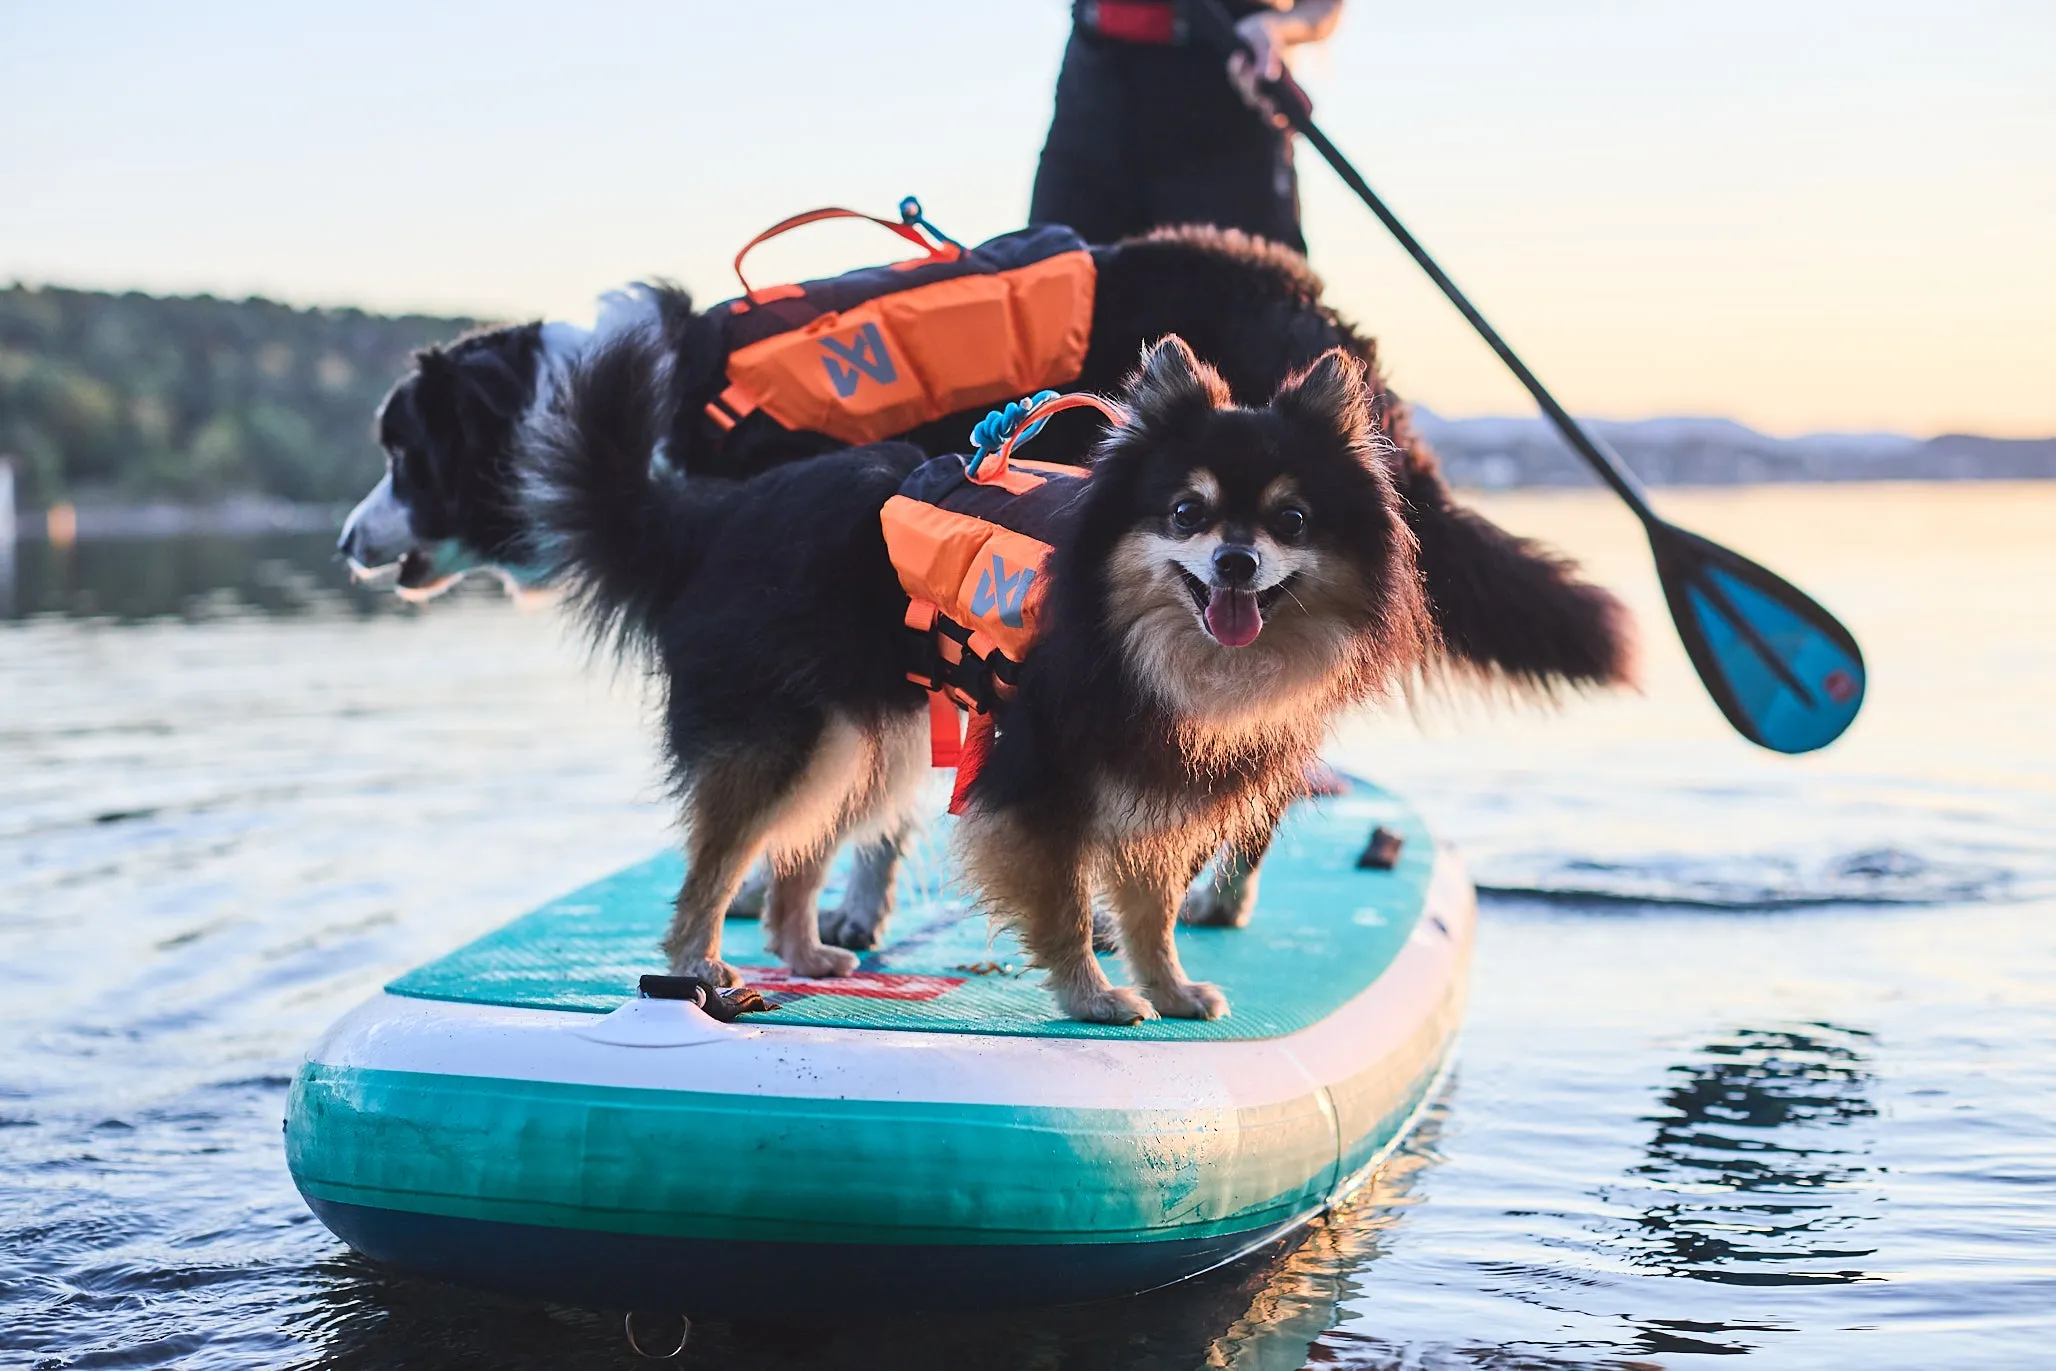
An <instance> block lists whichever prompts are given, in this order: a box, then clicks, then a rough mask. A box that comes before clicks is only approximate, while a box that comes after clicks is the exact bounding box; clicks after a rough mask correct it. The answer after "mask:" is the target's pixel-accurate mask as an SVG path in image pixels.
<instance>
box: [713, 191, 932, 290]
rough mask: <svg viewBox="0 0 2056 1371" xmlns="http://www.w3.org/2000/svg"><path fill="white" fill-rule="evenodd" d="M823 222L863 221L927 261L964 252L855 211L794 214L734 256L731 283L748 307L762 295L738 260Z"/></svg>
mask: <svg viewBox="0 0 2056 1371" xmlns="http://www.w3.org/2000/svg"><path fill="white" fill-rule="evenodd" d="M827 219H863V220H866V221H868V222H870V223H873V224H876V225H878V227H880V228H882V229H885V230H886V231H887V232H889V233H892V234H894V235H896V236H898V237H901V238H904V239H906V240H907V241H908V242H909V243H912V244H913V245H914V246H915V247H917V248H919V249H921V251H923V252H925V253H927V254H928V257H929V260H930V261H935V262H954V261H956V260H957V258H959V257H961V256H963V255H964V250H963V249H962V248H961V247H959V246H957V244H955V243H952V242H950V241H948V240H947V239H944V240H943V241H942V242H939V243H931V242H929V241H928V240H927V239H926V238H924V237H922V236H921V234H920V232H919V231H918V230H916V229H915V227H914V225H913V224H908V223H901V222H900V221H899V220H896V219H880V218H879V217H878V216H877V215H875V214H862V213H859V212H858V211H856V210H853V209H843V208H841V207H840V206H836V205H830V206H828V207H826V208H823V209H810V210H808V211H806V212H805V213H804V214H795V215H793V216H791V217H790V218H786V219H780V220H779V221H778V222H777V223H775V224H773V225H772V226H771V227H770V228H767V229H765V230H764V231H763V232H762V233H760V234H758V235H757V236H756V237H754V238H752V239H750V241H749V242H747V243H744V244H743V245H742V251H740V252H738V253H736V254H735V279H736V280H738V281H740V282H741V283H742V289H743V295H744V296H745V297H746V298H747V299H748V300H749V301H750V303H751V304H762V303H763V300H762V299H760V298H759V297H760V295H762V294H764V293H765V292H760V291H758V290H757V289H756V288H754V287H752V286H751V285H750V281H749V278H748V277H747V276H745V275H743V274H742V259H743V258H745V257H747V256H749V255H750V249H752V248H754V247H756V246H757V245H758V244H759V243H768V242H769V241H771V240H772V239H773V238H776V237H778V236H779V235H780V234H782V233H790V232H792V230H794V229H796V228H805V227H806V226H807V225H808V224H818V223H821V222H822V221H823V220H827ZM775 289H777V287H767V288H766V291H769V290H775Z"/></svg>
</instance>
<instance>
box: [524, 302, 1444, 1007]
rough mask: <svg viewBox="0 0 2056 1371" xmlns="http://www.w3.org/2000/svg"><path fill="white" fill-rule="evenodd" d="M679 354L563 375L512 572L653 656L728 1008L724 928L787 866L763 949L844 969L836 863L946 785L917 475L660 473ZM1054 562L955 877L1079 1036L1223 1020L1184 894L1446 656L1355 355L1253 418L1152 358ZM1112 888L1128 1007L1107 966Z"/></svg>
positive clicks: (982, 775)
mask: <svg viewBox="0 0 2056 1371" xmlns="http://www.w3.org/2000/svg"><path fill="white" fill-rule="evenodd" d="M669 365H670V363H669V361H668V354H667V351H666V349H665V348H664V347H663V345H662V337H661V334H660V333H658V332H656V331H654V330H652V331H649V332H648V333H647V334H640V335H639V334H636V333H633V332H631V333H630V334H627V335H624V336H623V337H622V338H621V339H619V340H616V341H614V342H612V343H610V344H609V345H607V346H605V347H603V348H601V349H599V350H597V351H596V352H595V353H594V354H593V355H592V356H591V357H590V358H588V359H586V360H585V361H582V362H581V363H580V364H578V365H577V366H576V367H574V368H573V369H572V371H571V372H570V374H569V376H568V377H567V380H566V384H567V385H568V386H569V387H570V391H569V395H568V398H569V400H570V403H568V404H566V405H564V406H562V407H560V408H559V409H558V411H557V413H558V415H559V416H560V417H559V418H558V419H556V420H553V421H551V422H548V423H546V424H544V425H543V426H542V427H541V428H540V429H539V430H538V432H537V434H536V435H535V440H534V442H533V444H532V446H531V449H530V451H529V453H528V455H527V458H526V462H527V467H528V471H527V477H526V481H527V505H528V508H529V510H530V511H531V519H532V525H533V529H534V532H533V542H532V545H531V546H530V547H529V548H527V549H525V555H527V556H529V557H530V558H532V559H533V561H532V564H533V565H537V566H539V567H541V568H543V569H544V570H545V571H546V573H547V574H548V575H549V576H550V577H551V578H552V579H553V580H555V581H557V582H558V583H560V584H562V585H563V586H564V587H565V588H566V589H567V590H568V592H569V593H570V596H571V598H572V602H573V603H574V604H575V605H577V606H578V607H579V608H581V609H582V610H583V612H584V613H585V614H586V615H587V617H588V621H589V622H590V623H591V624H592V626H593V627H594V629H595V630H596V631H597V632H599V633H600V634H602V635H608V636H612V637H614V638H616V639H617V640H619V641H621V642H623V643H624V644H625V645H628V646H631V647H634V648H639V649H641V650H642V651H644V652H645V653H647V654H648V656H649V658H650V660H651V663H652V665H653V666H654V668H655V669H656V671H657V675H658V677H659V679H660V680H661V682H662V684H663V686H664V691H665V701H664V719H665V740H666V744H667V748H668V752H669V758H670V763H671V770H672V777H673V780H674V782H675V784H676V787H677V791H678V794H679V796H680V799H681V803H682V806H683V810H684V815H683V817H684V820H685V829H686V834H687V838H686V847H687V862H688V866H687V875H686V880H685V884H684V887H683V889H682V890H681V891H680V892H679V896H678V902H677V907H676V912H675V914H674V917H673V920H672V923H671V926H670V930H669V932H668V934H667V935H666V937H665V940H664V949H665V952H666V954H667V955H668V956H669V958H670V962H671V968H672V970H673V971H674V972H675V973H677V974H683V975H698V976H702V977H706V978H708V979H711V980H714V981H716V982H719V983H722V984H733V983H735V982H736V981H737V980H738V976H737V973H736V972H735V971H734V970H733V968H731V967H729V966H727V965H726V964H725V963H723V962H722V961H721V923H722V914H723V911H724V910H725V909H726V908H727V906H728V903H729V901H730V899H731V898H732V897H733V896H734V894H735V891H736V887H737V885H738V884H739V883H740V882H741V880H742V878H743V876H744V874H745V872H746V871H747V870H748V869H749V867H750V865H751V863H753V862H754V861H756V860H757V859H758V857H760V856H767V857H768V858H769V859H770V862H771V865H772V869H773V872H774V877H773V883H772V889H771V892H770V897H769V900H768V902H767V906H766V909H765V916H764V917H765V920H766V932H767V938H768V941H769V943H770V945H771V946H772V947H773V949H774V950H775V951H776V952H777V954H778V955H779V956H780V958H781V959H782V960H783V961H784V962H785V963H786V964H787V965H788V966H790V967H792V968H793V969H794V970H795V971H797V972H799V973H800V974H802V975H808V976H827V975H839V974H845V973H847V972H849V971H850V970H853V969H854V966H855V957H854V956H853V955H852V954H851V953H849V952H847V951H844V950H843V949H840V948H834V947H827V946H824V945H823V944H822V943H821V942H820V940H819V937H818V934H817V930H816V926H815V919H814V912H815V911H814V906H815V902H816V900H817V898H818V896H819V894H820V891H821V887H822V884H823V880H824V875H825V870H826V865H827V862H828V858H829V856H830V855H831V853H832V852H833V850H834V848H835V847H836V845H837V844H838V843H840V842H842V841H844V840H846V839H851V838H862V837H864V836H866V835H868V834H875V833H879V832H884V831H888V830H890V829H892V828H893V827H895V826H896V825H898V824H899V823H901V822H902V821H903V819H904V816H905V813H906V811H907V809H908V807H909V805H910V802H911V800H912V798H913V794H914V791H915V788H916V784H917V782H918V779H919V778H920V776H921V775H922V773H923V771H924V770H925V767H926V764H927V730H926V720H927V708H926V701H925V698H924V696H923V694H922V692H921V691H920V689H919V688H918V687H916V686H913V685H911V684H909V682H908V680H907V676H906V672H907V669H908V666H909V659H908V651H909V645H908V635H907V631H906V629H905V627H904V614H905V610H906V605H907V599H906V595H905V594H904V592H903V591H902V589H901V587H900V584H899V580H898V578H897V576H896V574H895V572H894V569H893V566H892V564H891V561H890V559H889V558H888V556H887V552H886V546H885V540H884V535H883V532H882V530H881V527H880V522H879V511H880V509H881V507H882V506H883V505H884V503H885V502H886V500H887V499H889V498H890V497H891V496H892V495H893V494H894V493H896V492H897V491H898V489H899V487H900V484H901V483H902V482H903V481H904V480H905V479H906V477H907V476H908V475H909V474H910V473H912V472H913V470H914V469H915V468H916V467H917V466H918V465H920V464H921V463H922V462H923V461H924V460H925V454H924V453H922V452H921V450H920V449H918V448H915V447H912V446H910V445H907V444H899V443H887V444H879V445H875V446H872V447H865V448H854V449H849V450H846V451H843V452H839V453H833V454H829V455H826V456H822V457H816V458H812V459H809V460H806V461H802V462H797V463H793V464H790V465H786V466H781V467H778V468H775V469H773V470H770V471H767V472H764V473H762V474H760V475H758V476H755V477H753V478H751V479H750V480H748V481H745V482H742V483H740V484H736V485H712V484H710V483H703V482H694V481H690V480H686V479H681V478H678V477H676V476H674V475H672V474H670V473H669V472H668V470H667V468H666V467H665V466H664V465H662V464H661V463H657V462H654V461H653V460H652V455H653V452H654V450H655V447H656V444H657V440H658V439H659V437H660V436H661V435H662V433H663V432H664V422H665V420H666V419H668V417H669V416H668V414H667V412H666V411H667V408H668V406H667V404H666V402H665V401H664V399H663V398H662V397H664V396H665V395H666V394H667V393H668V391H669V389H670V386H669V384H668V378H667V376H666V374H665V372H666V368H667V367H668V366H669ZM1122 400H1123V402H1124V404H1125V405H1126V407H1127V408H1128V410H1129V411H1130V413H1131V414H1132V415H1133V420H1132V422H1131V423H1130V424H1128V425H1127V426H1125V427H1123V428H1120V429H1118V430H1116V431H1114V432H1113V433H1112V434H1111V435H1110V436H1109V437H1108V438H1107V439H1106V440H1105V441H1104V442H1103V443H1102V445H1101V446H1100V448H1099V449H1098V451H1097V452H1096V453H1095V455H1094V458H1093V465H1092V477H1091V479H1090V480H1089V481H1087V482H1085V483H1084V486H1083V493H1082V495H1081V496H1080V497H1079V498H1078V499H1077V500H1076V501H1075V502H1074V503H1073V504H1072V506H1071V507H1070V509H1069V511H1068V513H1067V515H1066V516H1065V520H1064V523H1063V526H1062V527H1061V528H1060V529H1058V530H1057V531H1056V532H1055V534H1054V536H1053V537H1052V542H1053V545H1054V547H1055V549H1056V551H1055V552H1054V554H1053V556H1052V558H1051V560H1050V563H1049V565H1048V566H1047V567H1046V568H1045V575H1046V577H1047V589H1046V591H1045V598H1044V600H1043V602H1042V603H1043V610H1042V629H1041V634H1040V636H1039V638H1038V639H1037V641H1036V644H1035V646H1034V647H1033V649H1032V650H1031V651H1030V652H1029V654H1028V656H1027V659H1026V661H1025V662H1024V663H1023V666H1022V671H1021V676H1020V682H1019V690H1018V694H1017V695H1016V696H1015V698H1013V699H1012V700H1011V701H1009V702H1007V703H1006V704H1004V705H1002V706H1001V708H1000V712H999V713H998V715H997V718H996V723H997V731H996V733H995V735H994V738H993V741H992V745H991V750H990V754H989V756H988V758H987V760H986V762H985V764H984V765H983V767H981V768H980V770H979V771H978V773H977V775H976V778H975V779H974V780H973V782H972V784H971V786H970V789H969V791H968V795H967V806H966V809H965V812H964V816H963V821H962V823H961V825H960V826H959V829H958V844H959V852H960V856H961V858H962V860H963V863H964V867H965V870H966V872H967V873H968V875H969V876H970V878H971V880H972V881H973V883H974V884H975V885H976V886H977V888H978V889H979V890H980V891H981V893H982V897H983V899H984V900H985V902H986V903H987V905H988V907H989V909H990V910H991V912H992V913H993V914H994V915H995V916H996V917H997V918H998V919H1000V920H1002V921H1004V922H1005V923H1007V924H1009V925H1011V926H1012V927H1013V928H1015V929H1016V930H1017V931H1018V932H1019V934H1020V936H1021V938H1022V940H1023V942H1024V943H1025V944H1026V945H1027V947H1028V949H1029V951H1030V953H1031V955H1032V956H1033V957H1034V958H1035V960H1036V962H1037V963H1038V964H1039V965H1041V966H1043V967H1044V968H1046V969H1047V971H1048V975H1049V985H1050V988H1051V990H1052V991H1053V992H1054V994H1055V995H1056V997H1057V1001H1058V1003H1059V1005H1060V1006H1061V1007H1062V1009H1063V1010H1064V1012H1066V1013H1067V1014H1070V1015H1072V1016H1073V1017H1076V1018H1081V1019H1088V1020H1094V1021H1098V1022H1105V1023H1133V1022H1136V1021H1138V1020H1140V1019H1144V1018H1148V1017H1153V1016H1154V1015H1157V1014H1168V1015H1176V1016H1180V1017H1188V1018H1212V1017H1215V1016H1217V1015H1220V1014H1223V1013H1225V1012H1227V1003H1226V1001H1225V1000H1224V999H1223V997H1222V996H1221V994H1220V992H1219V991H1218V990H1217V989H1215V988H1214V987H1212V986H1209V985H1204V984H1199V983H1195V982H1192V981H1190V980H1188V979H1187V978H1186V977H1185V974H1184V972H1183V970H1182V969H1181V967H1180V966H1179V963H1178V957H1177V951H1176V948H1175V946H1174V943H1173V939H1172V929H1173V925H1174V923H1175V919H1176V912H1177V906H1178V898H1179V896H1180V895H1181V894H1182V893H1183V890H1184V888H1185V884H1186V882H1187V881H1189V880H1190V879H1191V877H1192V875H1193V873H1194V872H1195V871H1196V870H1197V869H1198V867H1199V866H1200V864H1201V863H1202V862H1203V861H1204V860H1205V858H1206V857H1207V856H1208V855H1209V854H1211V853H1212V852H1213V851H1214V850H1215V849H1216V848H1218V847H1219V846H1220V845H1221V844H1223V843H1224V842H1234V841H1238V840H1246V839H1249V838H1251V837H1254V836H1258V835H1262V834H1266V833H1268V831H1269V829H1270V827H1271V826H1272V825H1273V824H1274V823H1275V821H1276V819H1277V817H1278V814H1279V812H1280V811H1281V810H1282V809H1283V807H1284V806H1285V805H1286V804H1287V803H1288V802H1289V801H1290V800H1291V799H1293V798H1294V797H1296V796H1297V795H1299V794H1301V793H1302V792H1303V789H1304V785H1305V777H1306V775H1307V771H1308V768H1309V766H1310V765H1311V764H1312V763H1313V761H1314V757H1315V750H1316V748H1317V747H1318V745H1319V743H1320V741H1321V740H1322V738H1323V737H1324V735H1325V733H1326V731H1327V728H1328V725H1329V724H1330V722H1331V721H1332V720H1333V718H1334V717H1335V715H1336V714H1337V713H1338V712H1339V711H1341V710H1343V709H1345V708H1347V707H1348V706H1351V705H1353V704H1357V703H1360V702H1363V701H1365V700H1367V699H1370V698H1372V697H1374V696H1376V695H1378V694H1379V693H1381V692H1382V691H1386V690H1388V689H1391V688H1393V687H1395V686H1397V685H1399V684H1401V683H1402V682H1404V681H1405V680H1407V679H1408V678H1410V677H1411V676H1412V675H1413V674H1415V673H1416V672H1417V671H1419V670H1420V669H1422V668H1423V667H1424V666H1425V665H1426V663H1427V661H1428V654H1429V652H1430V650H1431V646H1432V639H1433V633H1434V629H1433V626H1432V620H1431V618H1430V614H1429V610H1428V606H1427V602H1426V599H1425V597H1424V595H1423V592H1422V589H1421V577H1420V573H1419V570H1418V568H1417V566H1416V562H1415V555H1414V553H1415V547H1414V538H1413V535H1412V533H1411V532H1410V531H1409V530H1408V528H1407V524H1406V521H1405V519H1404V517H1403V511H1402V510H1401V508H1400V503H1399V499H1398V496H1397V495H1396V494H1395V492H1394V489H1393V485H1392V477H1391V474H1390V472H1391V461H1390V457H1391V454H1390V453H1389V452H1388V451H1383V450H1381V448H1380V445H1381V443H1382V440H1381V439H1380V438H1378V437H1377V436H1376V431H1375V429H1374V427H1373V418H1372V414H1371V407H1370V394H1369V392H1368V389H1367V387H1366V385H1365V380H1364V376H1363V371H1362V366H1361V364H1360V363H1359V362H1358V361H1357V360H1356V359H1355V358H1353V357H1351V356H1350V355H1349V354H1348V353H1347V352H1344V351H1342V350H1340V349H1336V350H1333V351H1330V352H1328V353H1326V354H1324V355H1322V356H1321V357H1320V358H1319V359H1318V360H1316V361H1315V362H1314V363H1313V364H1312V365H1311V366H1310V367H1309V368H1307V369H1306V370H1305V371H1303V372H1301V373H1299V374H1297V375H1295V376H1293V377H1291V378H1290V379H1288V380H1287V381H1286V383H1285V384H1284V385H1283V386H1282V387H1281V388H1280V389H1279V390H1278V392H1277V394H1276V395H1275V396H1274V397H1273V398H1272V399H1271V401H1270V403H1269V404H1268V405H1267V406H1266V407H1264V408H1261V409H1250V408H1240V407H1237V406H1235V405H1234V404H1233V403H1232V402H1231V400H1230V397H1229V393H1228V389H1227V387H1226V385H1225V384H1224V383H1223V382H1222V381H1221V379H1220V378H1219V376H1218V375H1216V374H1215V373H1214V372H1213V371H1212V370H1211V369H1210V368H1208V367H1207V366H1205V365H1204V364H1203V363H1201V362H1200V361H1199V360H1198V359H1197V358H1196V357H1195V356H1194V355H1193V353H1192V352H1191V350H1190V349H1189V348H1187V347H1186V346H1185V344H1184V343H1183V342H1181V341H1179V340H1177V339H1175V338H1172V339H1166V340H1165V341H1163V342H1161V343H1158V344H1157V345H1155V346H1154V347H1153V348H1151V349H1150V350H1149V351H1148V353H1147V354H1146V356H1145V358H1144V361H1143V364H1142V366H1141V368H1140V369H1139V370H1138V371H1137V372H1136V373H1135V374H1134V375H1133V376H1131V377H1130V379H1129V381H1128V383H1127V385H1126V387H1125V390H1124V393H1123V396H1122ZM1095 893H1104V894H1105V895H1106V896H1107V897H1108V898H1109V900H1110V901H1111V903H1112V904H1113V906H1114V908H1115V910H1116V913H1117V917H1118V920H1119V923H1120V927H1121V945H1122V950H1123V952H1124V954H1125V955H1126V957H1127V959H1128V962H1129V965H1130V966H1131V968H1132V969H1133V971H1134V974H1135V978H1136V980H1137V982H1138V983H1139V985H1140V988H1141V993H1140V994H1138V993H1137V992H1136V991H1134V990H1129V989H1124V988H1120V987H1116V986H1114V985H1112V984H1110V983H1109V982H1108V980H1107V978H1106V976H1105V974H1104V972H1103V971H1102V970H1101V969H1100V966H1099V963H1098V961H1097V960H1096V959H1095V958H1094V956H1093V951H1092V903H1093V898H1094V895H1095Z"/></svg>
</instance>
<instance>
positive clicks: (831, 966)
mask: <svg viewBox="0 0 2056 1371" xmlns="http://www.w3.org/2000/svg"><path fill="white" fill-rule="evenodd" d="M785 964H786V966H787V967H789V968H791V970H792V973H793V974H794V975H795V976H806V977H810V978H811V979H814V980H828V979H832V978H834V977H837V976H847V975H849V974H850V973H851V972H852V971H855V970H856V969H857V954H856V953H854V952H846V951H844V950H843V949H842V948H839V947H810V948H806V949H804V950H802V951H801V952H799V953H798V954H797V955H795V956H793V957H790V958H787V959H786V963H785Z"/></svg>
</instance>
